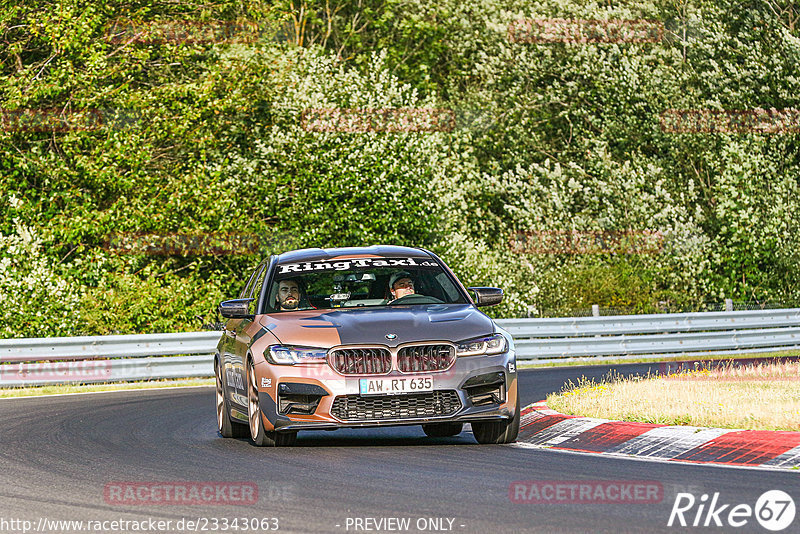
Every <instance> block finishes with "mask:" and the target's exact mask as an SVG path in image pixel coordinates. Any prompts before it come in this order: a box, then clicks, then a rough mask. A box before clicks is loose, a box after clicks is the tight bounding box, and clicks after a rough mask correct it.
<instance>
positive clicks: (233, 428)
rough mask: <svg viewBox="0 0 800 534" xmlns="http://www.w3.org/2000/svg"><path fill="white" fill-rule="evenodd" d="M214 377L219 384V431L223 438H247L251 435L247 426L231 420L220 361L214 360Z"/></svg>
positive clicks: (217, 389)
mask: <svg viewBox="0 0 800 534" xmlns="http://www.w3.org/2000/svg"><path fill="white" fill-rule="evenodd" d="M214 376H215V377H216V383H217V384H216V396H217V430H219V433H220V435H221V436H222V437H223V438H246V437H247V436H248V435H249V432H248V429H247V425H243V424H242V423H237V422H236V421H233V420H231V411H230V407H229V406H228V399H227V398H226V397H225V383H224V382H223V378H222V369H221V368H220V364H219V360H218V359H214Z"/></svg>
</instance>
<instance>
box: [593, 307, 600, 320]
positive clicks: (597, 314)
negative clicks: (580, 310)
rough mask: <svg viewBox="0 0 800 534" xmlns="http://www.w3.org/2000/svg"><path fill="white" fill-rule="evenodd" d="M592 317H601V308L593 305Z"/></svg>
mask: <svg viewBox="0 0 800 534" xmlns="http://www.w3.org/2000/svg"><path fill="white" fill-rule="evenodd" d="M592 317H600V306H598V305H597V304H592Z"/></svg>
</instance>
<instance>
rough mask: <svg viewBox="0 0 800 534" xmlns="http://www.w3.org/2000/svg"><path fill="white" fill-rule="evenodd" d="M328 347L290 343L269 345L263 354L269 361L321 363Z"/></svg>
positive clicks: (279, 362) (292, 363) (285, 363)
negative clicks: (293, 344)
mask: <svg viewBox="0 0 800 534" xmlns="http://www.w3.org/2000/svg"><path fill="white" fill-rule="evenodd" d="M327 355H328V349H320V348H317V347H295V346H292V345H270V347H269V350H268V351H267V352H266V354H264V356H266V358H267V361H268V362H269V363H277V364H280V365H294V364H296V363H321V362H324V361H325V358H326V357H327Z"/></svg>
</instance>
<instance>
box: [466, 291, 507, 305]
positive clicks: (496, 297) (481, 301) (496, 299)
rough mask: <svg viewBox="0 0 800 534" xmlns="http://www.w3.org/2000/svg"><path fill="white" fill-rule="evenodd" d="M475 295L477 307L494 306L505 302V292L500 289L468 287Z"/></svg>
mask: <svg viewBox="0 0 800 534" xmlns="http://www.w3.org/2000/svg"><path fill="white" fill-rule="evenodd" d="M467 289H469V290H470V291H472V292H473V293H474V294H475V305H476V306H494V305H495V304H500V303H501V302H502V301H503V290H502V289H500V288H499V287H468V288H467Z"/></svg>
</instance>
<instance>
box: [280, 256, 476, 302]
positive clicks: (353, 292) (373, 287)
mask: <svg viewBox="0 0 800 534" xmlns="http://www.w3.org/2000/svg"><path fill="white" fill-rule="evenodd" d="M467 302H468V301H467V299H466V298H465V297H464V295H463V294H462V293H461V291H459V289H458V288H457V287H456V284H455V283H454V282H453V281H452V280H451V279H450V277H449V276H448V275H447V273H446V272H445V271H444V269H443V268H442V266H441V265H439V264H438V263H437V262H436V261H435V260H432V259H430V258H409V257H404V258H349V259H341V258H337V259H336V260H312V261H305V262H300V263H285V264H278V265H277V266H276V268H275V274H274V276H273V278H272V282H271V283H270V288H269V292H268V293H267V304H266V313H275V312H283V311H296V310H311V309H332V308H364V307H374V306H399V305H417V304H466V303H467Z"/></svg>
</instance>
